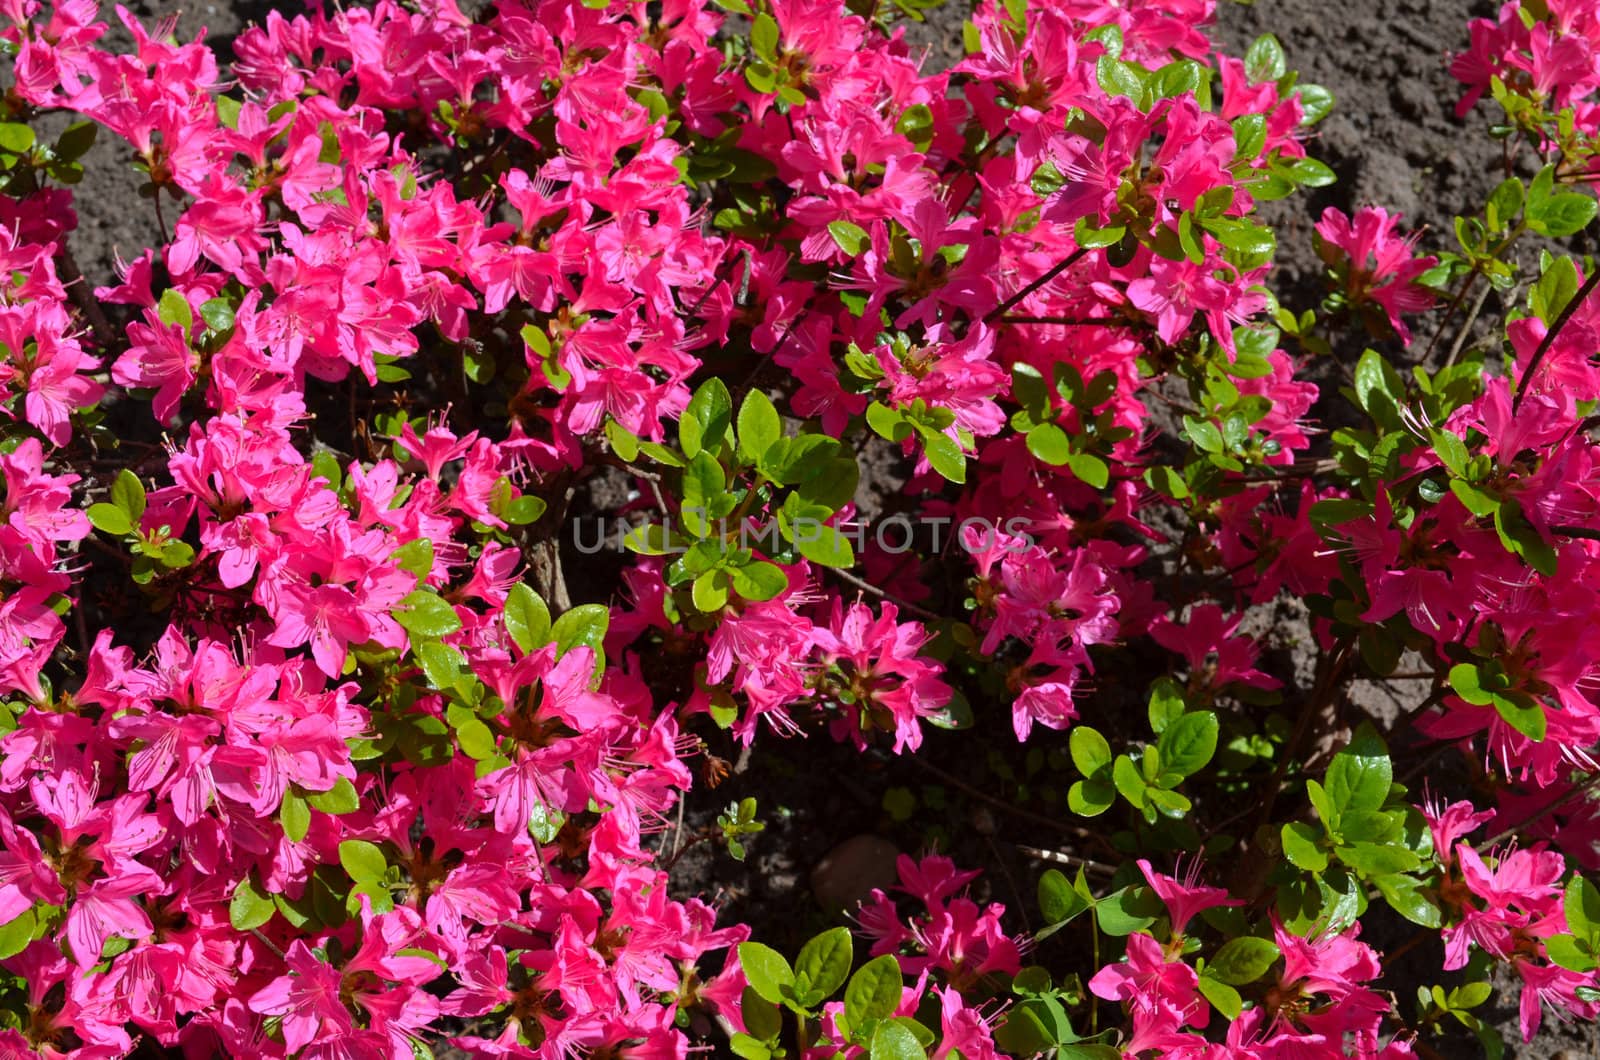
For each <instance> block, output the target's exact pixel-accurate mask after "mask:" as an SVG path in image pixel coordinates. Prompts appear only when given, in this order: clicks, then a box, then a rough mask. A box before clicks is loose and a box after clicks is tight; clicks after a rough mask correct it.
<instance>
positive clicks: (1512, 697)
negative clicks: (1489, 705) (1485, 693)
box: [1494, 692, 1549, 743]
mask: <svg viewBox="0 0 1600 1060" xmlns="http://www.w3.org/2000/svg"><path fill="white" fill-rule="evenodd" d="M1494 709H1495V713H1497V714H1499V715H1500V719H1501V720H1502V721H1504V722H1505V723H1506V724H1507V725H1509V726H1511V727H1512V728H1513V729H1515V730H1517V731H1518V732H1520V733H1521V734H1522V735H1524V736H1526V737H1527V738H1528V739H1530V740H1532V741H1533V742H1534V743H1542V742H1543V741H1544V737H1545V732H1546V730H1547V726H1548V724H1549V722H1548V719H1546V717H1545V713H1544V705H1543V704H1542V703H1540V702H1539V701H1538V700H1537V699H1534V698H1533V697H1532V696H1530V695H1528V694H1527V693H1526V692H1507V693H1505V694H1503V695H1497V696H1495V697H1494Z"/></svg>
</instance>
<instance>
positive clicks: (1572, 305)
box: [1511, 267, 1600, 413]
mask: <svg viewBox="0 0 1600 1060" xmlns="http://www.w3.org/2000/svg"><path fill="white" fill-rule="evenodd" d="M1596 286H1600V267H1596V268H1594V269H1591V270H1590V272H1589V277H1588V279H1586V280H1584V281H1583V286H1582V287H1580V288H1578V293H1577V294H1576V295H1574V296H1573V298H1572V301H1570V302H1568V303H1567V304H1566V307H1565V308H1563V309H1562V310H1561V315H1560V316H1558V317H1556V322H1555V324H1554V325H1552V326H1551V328H1550V330H1549V331H1547V332H1545V333H1544V338H1543V339H1542V340H1541V341H1540V342H1539V348H1538V349H1536V350H1534V351H1533V359H1532V360H1530V361H1529V362H1528V369H1527V371H1525V372H1523V373H1522V381H1521V382H1519V383H1518V384H1517V393H1516V396H1514V397H1513V398H1512V399H1511V411H1512V412H1513V413H1515V412H1516V411H1517V410H1518V409H1519V408H1521V407H1522V398H1523V395H1525V394H1527V392H1528V387H1529V386H1531V385H1532V384H1533V377H1534V375H1535V374H1536V373H1537V372H1538V371H1539V364H1540V362H1542V361H1543V360H1544V355H1545V354H1547V353H1549V352H1550V347H1551V346H1554V345H1555V342H1556V336H1557V335H1560V334H1561V329H1562V328H1564V327H1566V326H1567V321H1569V320H1571V319H1572V317H1573V314H1575V313H1577V311H1578V307H1579V306H1581V305H1583V303H1584V302H1586V301H1588V299H1589V295H1591V294H1593V293H1594V289H1595V287H1596Z"/></svg>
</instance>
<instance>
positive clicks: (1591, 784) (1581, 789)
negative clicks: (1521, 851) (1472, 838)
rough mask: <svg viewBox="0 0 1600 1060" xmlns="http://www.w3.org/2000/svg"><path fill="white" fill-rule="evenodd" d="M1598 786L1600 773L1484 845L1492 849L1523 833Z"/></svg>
mask: <svg viewBox="0 0 1600 1060" xmlns="http://www.w3.org/2000/svg"><path fill="white" fill-rule="evenodd" d="M1596 785H1600V773H1596V774H1595V775H1594V776H1592V777H1590V778H1589V779H1588V780H1587V781H1585V782H1584V783H1582V784H1580V785H1579V786H1578V787H1575V788H1573V789H1572V790H1571V791H1569V792H1567V793H1566V794H1565V795H1563V796H1561V797H1560V798H1559V799H1556V800H1555V801H1554V802H1552V803H1550V804H1549V805H1548V806H1546V807H1544V808H1543V809H1541V810H1537V811H1535V812H1534V813H1531V814H1529V815H1528V816H1527V817H1524V818H1523V819H1522V820H1520V821H1518V822H1517V823H1516V824H1514V825H1512V826H1511V827H1510V828H1507V829H1506V830H1505V831H1503V832H1501V833H1500V834H1499V835H1497V836H1495V837H1493V838H1492V839H1490V840H1489V841H1488V842H1487V843H1485V844H1484V845H1485V846H1491V847H1492V846H1494V845H1495V844H1496V843H1498V842H1500V840H1502V839H1506V838H1509V837H1510V836H1513V835H1515V834H1516V833H1518V832H1520V831H1522V830H1523V829H1524V828H1526V827H1528V826H1529V825H1530V824H1534V823H1536V822H1538V821H1540V820H1542V819H1543V818H1544V817H1546V816H1547V815H1549V814H1552V813H1554V812H1555V811H1557V810H1559V809H1560V808H1561V807H1563V806H1565V805H1566V804H1567V803H1569V802H1572V801H1573V800H1575V799H1577V798H1578V797H1579V796H1581V795H1587V794H1588V793H1589V792H1591V791H1593V790H1594V788H1595V786H1596Z"/></svg>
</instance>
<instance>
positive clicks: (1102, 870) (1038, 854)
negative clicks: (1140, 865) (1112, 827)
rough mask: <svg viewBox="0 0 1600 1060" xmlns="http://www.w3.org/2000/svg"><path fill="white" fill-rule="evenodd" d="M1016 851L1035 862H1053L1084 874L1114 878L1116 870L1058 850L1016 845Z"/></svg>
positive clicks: (1104, 864) (1101, 863)
mask: <svg viewBox="0 0 1600 1060" xmlns="http://www.w3.org/2000/svg"><path fill="white" fill-rule="evenodd" d="M1016 847H1017V849H1018V850H1020V851H1022V852H1023V853H1024V854H1026V855H1027V856H1028V857H1030V858H1033V859H1034V860H1035V861H1054V862H1055V863H1057V864H1058V865H1073V866H1076V867H1080V868H1082V869H1083V870H1084V871H1085V872H1096V873H1099V874H1100V875H1102V876H1115V875H1116V874H1117V870H1116V869H1115V868H1113V867H1112V866H1110V865H1107V864H1106V863H1105V862H1103V861H1091V860H1090V859H1088V858H1080V857H1078V856H1077V855H1076V854H1065V853H1063V852H1061V851H1059V850H1040V849H1039V848H1038V847H1029V846H1023V845H1022V844H1021V843H1018V844H1016Z"/></svg>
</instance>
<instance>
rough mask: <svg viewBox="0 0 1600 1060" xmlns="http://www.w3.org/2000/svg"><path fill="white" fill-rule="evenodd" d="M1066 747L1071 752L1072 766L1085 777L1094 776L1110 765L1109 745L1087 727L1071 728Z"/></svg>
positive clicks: (1077, 726) (1102, 737) (1098, 734)
mask: <svg viewBox="0 0 1600 1060" xmlns="http://www.w3.org/2000/svg"><path fill="white" fill-rule="evenodd" d="M1067 747H1068V749H1069V750H1070V751H1071V752H1072V764H1073V765H1075V766H1077V767H1078V772H1080V773H1082V774H1083V775H1084V776H1086V777H1092V776H1094V775H1095V774H1096V773H1099V772H1100V771H1101V770H1102V769H1104V768H1105V767H1106V766H1109V765H1110V764H1111V744H1109V743H1107V742H1106V738H1105V737H1104V736H1101V735H1100V733H1099V732H1098V731H1096V730H1095V729H1093V728H1091V727H1089V726H1087V725H1074V726H1073V727H1072V732H1071V734H1070V735H1069V736H1068V737H1067Z"/></svg>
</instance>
